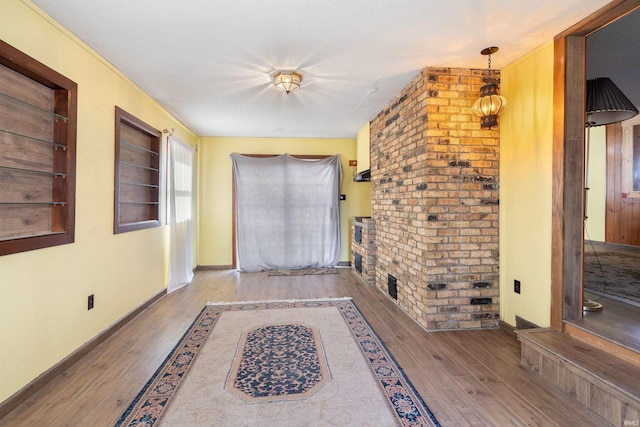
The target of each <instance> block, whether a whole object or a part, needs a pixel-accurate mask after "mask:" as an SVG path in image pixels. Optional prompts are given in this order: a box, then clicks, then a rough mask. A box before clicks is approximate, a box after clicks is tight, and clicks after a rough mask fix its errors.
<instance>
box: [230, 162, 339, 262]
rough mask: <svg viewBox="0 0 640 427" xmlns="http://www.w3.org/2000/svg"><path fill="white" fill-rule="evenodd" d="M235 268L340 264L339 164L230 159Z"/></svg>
mask: <svg viewBox="0 0 640 427" xmlns="http://www.w3.org/2000/svg"><path fill="white" fill-rule="evenodd" d="M231 158H232V160H233V172H234V179H235V186H236V187H235V190H236V224H237V227H236V230H237V232H236V241H237V256H238V267H239V268H240V270H243V271H261V270H270V269H295V268H305V267H331V266H335V265H336V264H338V261H339V260H340V208H339V197H340V185H341V183H342V164H341V163H340V156H339V155H335V156H331V157H327V158H324V159H321V160H303V159H296V158H294V157H292V156H289V155H287V154H284V155H281V156H273V157H262V158H258V157H249V156H243V155H240V154H232V155H231Z"/></svg>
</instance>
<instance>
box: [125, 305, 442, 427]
mask: <svg viewBox="0 0 640 427" xmlns="http://www.w3.org/2000/svg"><path fill="white" fill-rule="evenodd" d="M123 425H124V426H151V425H162V426H165V427H166V426H212V425H215V426H300V425H313V426H338V425H339V426H398V425H400V426H439V424H438V421H437V420H436V419H435V417H434V415H433V414H432V413H431V411H430V410H429V408H428V407H427V406H426V404H425V403H424V401H423V400H422V398H421V397H420V396H419V395H418V393H417V392H416V391H415V389H414V388H413V386H412V385H411V383H410V382H409V380H408V379H407V378H406V377H405V375H404V374H403V372H402V370H401V369H400V367H399V366H398V365H397V363H396V362H395V360H394V359H393V357H392V356H391V354H390V353H389V352H388V351H387V350H386V349H385V347H384V345H383V344H382V342H381V341H380V339H379V338H378V337H377V335H376V333H375V332H374V331H373V329H371V327H370V326H369V324H368V323H367V321H366V320H365V319H364V317H363V316H362V314H361V313H360V311H359V310H358V309H357V308H356V306H355V305H354V304H353V302H352V301H351V300H350V299H348V298H342V299H324V300H313V301H311V300H303V301H273V302H256V303H237V304H214V305H208V306H206V307H205V308H204V309H203V310H202V312H201V313H200V314H199V315H198V317H197V318H196V320H195V321H194V323H193V324H192V325H191V327H190V328H189V329H188V330H187V332H186V333H185V335H184V336H183V337H182V339H181V340H180V342H179V343H178V344H177V345H176V347H175V348H174V349H173V351H172V352H171V353H170V354H169V356H168V357H167V358H166V360H165V361H164V363H163V364H162V366H160V368H158V370H157V371H156V373H155V374H154V375H153V377H152V378H151V379H150V380H149V382H148V383H147V385H145V387H144V388H143V389H142V391H141V392H140V393H139V395H138V396H137V397H136V398H135V400H134V401H133V402H132V403H131V405H130V406H129V408H128V409H127V410H126V411H125V412H124V413H123V414H122V417H121V418H120V419H119V420H118V422H117V423H116V426H123Z"/></svg>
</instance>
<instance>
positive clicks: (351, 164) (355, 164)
mask: <svg viewBox="0 0 640 427" xmlns="http://www.w3.org/2000/svg"><path fill="white" fill-rule="evenodd" d="M349 166H358V161H357V160H349Z"/></svg>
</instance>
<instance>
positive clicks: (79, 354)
mask: <svg viewBox="0 0 640 427" xmlns="http://www.w3.org/2000/svg"><path fill="white" fill-rule="evenodd" d="M166 294H167V290H166V289H163V290H162V291H160V292H158V293H157V294H156V295H154V296H152V297H151V298H149V299H148V300H147V301H145V302H143V303H142V304H140V305H139V306H138V307H136V308H134V309H133V310H132V311H130V312H129V313H128V314H126V315H125V316H124V317H122V318H121V319H120V320H118V321H117V322H115V323H114V324H112V325H111V326H109V327H108V328H107V329H105V330H104V331H102V332H100V333H99V334H98V335H96V336H95V337H93V338H92V339H91V340H89V341H87V342H86V343H85V344H83V345H82V346H81V347H79V348H78V349H77V350H76V351H74V352H73V353H71V354H70V355H68V356H67V357H65V358H64V359H62V360H61V361H59V362H58V363H56V364H55V365H53V366H52V367H51V368H49V369H47V370H46V371H44V372H43V373H41V374H40V375H38V376H37V377H36V378H35V379H34V380H33V381H31V382H30V383H29V384H27V385H26V386H24V387H22V388H21V389H20V390H18V391H17V392H15V393H14V394H13V395H11V396H10V397H9V398H7V399H6V400H5V401H4V402H1V403H0V420H2V418H4V417H5V416H7V415H8V414H9V413H10V412H11V411H13V410H14V409H16V408H17V407H18V406H20V405H21V404H22V403H24V401H25V400H27V399H29V398H30V397H31V396H33V395H34V394H35V393H36V392H37V391H38V390H40V389H42V388H43V387H44V386H45V385H47V384H48V383H50V382H51V381H53V380H54V379H56V378H57V377H58V376H59V375H61V374H62V373H64V371H66V370H67V369H69V368H70V367H71V366H72V365H73V364H74V363H76V362H78V361H79V360H80V359H82V358H83V357H84V356H86V355H87V353H89V352H90V351H91V350H93V349H94V348H96V347H97V346H98V345H99V344H100V343H102V342H103V341H104V340H106V339H107V338H109V337H110V336H111V335H113V334H114V333H115V332H117V331H118V330H119V329H120V328H122V327H123V326H124V325H126V324H127V323H129V322H130V321H131V320H132V319H133V318H134V317H136V316H137V315H138V314H140V313H141V312H142V311H143V310H145V309H146V308H147V307H149V306H150V305H151V304H153V303H154V302H156V301H158V300H159V299H160V298H162V297H163V296H165V295H166Z"/></svg>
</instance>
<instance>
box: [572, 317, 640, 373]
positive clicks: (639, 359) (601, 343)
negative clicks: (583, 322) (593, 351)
mask: <svg viewBox="0 0 640 427" xmlns="http://www.w3.org/2000/svg"><path fill="white" fill-rule="evenodd" d="M564 332H565V333H566V334H567V335H569V336H571V337H574V338H576V339H579V340H580V341H582V342H585V343H587V344H589V345H591V346H593V347H596V348H599V349H600V350H603V351H606V352H607V353H608V354H610V355H611V356H613V357H617V358H619V359H622V360H624V361H625V362H629V363H631V364H632V365H635V366H637V367H640V353H638V352H636V351H634V350H632V349H629V348H626V347H624V346H622V345H619V344H616V343H615V342H613V341H610V340H608V339H606V338H602V337H599V336H598V335H594V334H593V333H591V332H589V331H586V330H584V329H582V328H579V327H577V326H574V325H572V324H571V323H565V325H564Z"/></svg>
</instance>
